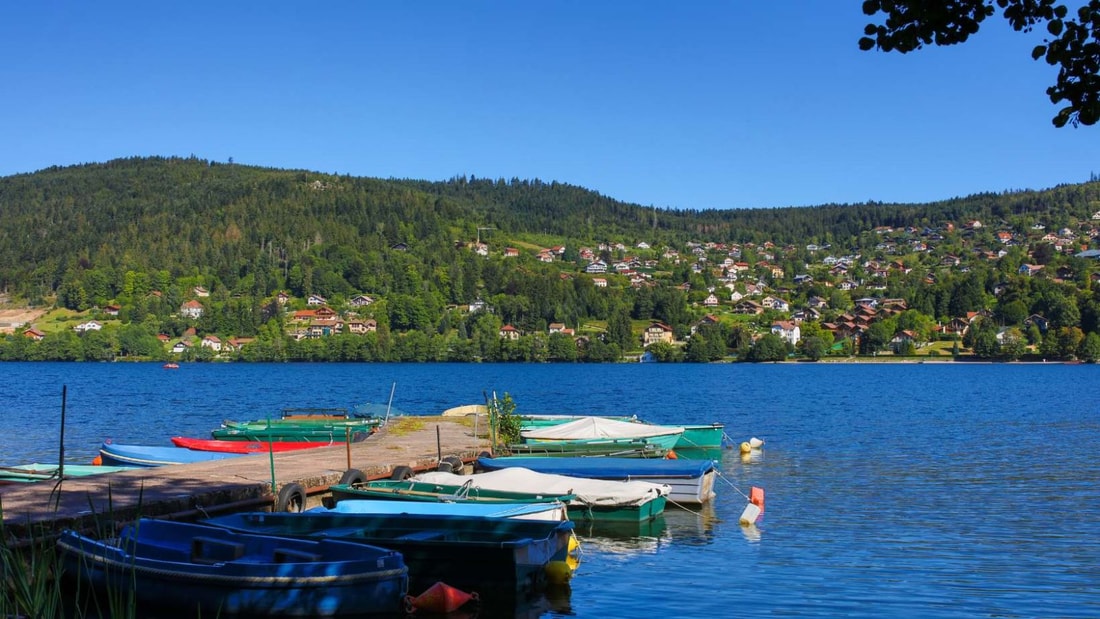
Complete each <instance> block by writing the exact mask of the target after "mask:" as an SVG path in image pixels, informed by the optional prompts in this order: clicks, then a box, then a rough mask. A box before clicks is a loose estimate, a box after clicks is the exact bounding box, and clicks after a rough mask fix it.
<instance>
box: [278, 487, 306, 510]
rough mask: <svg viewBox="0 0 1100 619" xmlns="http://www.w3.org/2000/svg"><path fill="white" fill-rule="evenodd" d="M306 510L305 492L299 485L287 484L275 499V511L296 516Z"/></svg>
mask: <svg viewBox="0 0 1100 619" xmlns="http://www.w3.org/2000/svg"><path fill="white" fill-rule="evenodd" d="M305 508H306V491H305V489H304V488H302V486H301V485H300V484H296V483H289V484H287V485H285V486H283V487H282V488H280V489H279V494H278V495H277V496H276V497H275V511H276V512H288V513H292V514H296V513H298V512H301V511H303V510H305Z"/></svg>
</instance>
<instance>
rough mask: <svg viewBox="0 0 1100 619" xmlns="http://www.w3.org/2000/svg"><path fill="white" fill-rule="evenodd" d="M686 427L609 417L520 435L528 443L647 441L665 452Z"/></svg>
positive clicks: (553, 426) (581, 418)
mask: <svg viewBox="0 0 1100 619" xmlns="http://www.w3.org/2000/svg"><path fill="white" fill-rule="evenodd" d="M683 433H684V428H683V427H682V426H657V425H650V424H644V423H634V422H630V421H619V420H617V419H610V418H608V417H580V418H578V419H575V420H573V421H568V422H565V423H560V424H557V425H550V426H544V427H538V428H530V429H527V430H523V431H521V432H520V436H521V437H523V440H524V441H525V442H528V443H532V442H538V441H577V442H584V441H592V440H606V439H643V440H645V441H646V442H649V443H653V444H655V445H658V446H660V447H662V448H664V449H672V447H673V445H675V444H676V442H677V441H678V440H680V436H681V435H683Z"/></svg>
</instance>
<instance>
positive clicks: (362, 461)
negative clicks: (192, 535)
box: [0, 416, 488, 544]
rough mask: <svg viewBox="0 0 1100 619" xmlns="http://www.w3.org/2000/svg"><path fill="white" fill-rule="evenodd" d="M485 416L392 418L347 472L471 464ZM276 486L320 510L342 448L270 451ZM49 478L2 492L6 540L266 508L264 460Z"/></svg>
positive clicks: (270, 499)
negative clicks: (290, 487) (299, 491)
mask: <svg viewBox="0 0 1100 619" xmlns="http://www.w3.org/2000/svg"><path fill="white" fill-rule="evenodd" d="M485 426H486V423H485V417H480V418H478V421H477V435H478V436H475V418H474V417H473V416H469V417H398V418H395V419H391V420H390V422H389V423H388V424H387V425H386V426H384V427H383V428H381V429H380V430H379V431H378V432H377V433H376V434H374V435H373V436H371V437H370V438H368V439H367V440H365V441H363V442H360V443H352V444H351V448H350V453H351V468H355V469H359V470H361V471H362V472H363V473H364V474H365V475H366V477H367V478H368V479H386V478H389V477H390V474H391V472H392V471H393V469H394V468H396V467H398V466H408V467H410V468H412V469H413V470H414V471H417V472H419V471H425V470H434V469H435V468H436V467H437V466H438V464H439V460H440V453H442V456H444V457H446V456H458V457H459V458H461V459H462V460H463V462H472V461H473V460H474V459H475V458H476V457H477V455H478V454H479V453H480V452H482V451H485V450H487V449H488V441H487V439H486V438H485V435H486V430H487V428H486V427H485ZM274 461H275V467H274V468H275V483H276V489H278V488H282V487H283V486H285V485H287V484H290V483H296V484H299V485H301V486H302V487H303V488H304V489H305V490H306V493H307V495H308V499H307V506H314V505H319V504H320V502H321V499H322V498H323V497H324V496H326V495H327V494H328V487H329V486H330V485H332V484H335V483H338V482H339V481H340V478H341V477H343V475H344V473H345V471H347V469H348V468H349V467H348V448H347V446H345V445H338V446H333V447H321V448H318V449H305V450H301V451H290V452H284V453H276V454H274ZM55 487H56V482H51V481H45V482H37V483H33V484H9V485H4V486H0V508H2V510H3V521H4V529H5V533H6V534H7V536H8V540H7V542H8V543H9V544H18V543H19V542H20V541H22V540H26V539H28V538H29V537H30V535H31V533H32V532H33V531H38V530H41V531H44V532H47V534H48V532H53V531H57V530H60V529H61V528H74V529H78V530H91V529H93V528H96V527H98V526H102V525H103V524H104V523H108V525H109V526H113V525H115V524H118V523H124V522H127V521H130V520H133V519H134V518H135V517H137V516H150V517H158V518H172V519H180V520H186V519H194V518H200V517H202V516H203V514H210V515H213V514H215V513H220V512H227V511H242V510H264V509H269V508H271V507H272V506H273V505H274V499H275V493H273V492H272V488H271V459H270V456H269V454H266V453H265V454H262V455H261V454H256V455H249V456H242V457H240V458H230V459H227V460H216V461H211V462H200V463H195V464H184V465H172V466H163V467H157V468H147V469H136V470H133V471H124V472H120V473H113V474H109V475H95V476H91V477H80V478H72V479H67V480H65V481H64V482H62V484H61V485H60V488H59V490H58V491H57V492H55V491H54V490H55Z"/></svg>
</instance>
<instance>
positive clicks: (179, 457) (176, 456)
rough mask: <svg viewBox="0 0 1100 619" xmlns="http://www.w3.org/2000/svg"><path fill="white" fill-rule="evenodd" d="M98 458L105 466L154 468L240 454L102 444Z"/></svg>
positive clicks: (179, 448) (152, 446) (181, 448)
mask: <svg viewBox="0 0 1100 619" xmlns="http://www.w3.org/2000/svg"><path fill="white" fill-rule="evenodd" d="M99 456H100V458H102V460H103V464H104V465H107V466H140V467H154V466H165V465H169V464H190V463H194V462H207V461H210V460H224V459H226V458H237V457H241V456H242V454H234V453H217V452H207V451H192V450H190V449H184V448H183V447H175V446H172V447H160V446H155V445H122V444H117V443H103V445H102V446H100V448H99Z"/></svg>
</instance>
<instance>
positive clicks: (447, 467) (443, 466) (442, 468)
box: [435, 460, 455, 473]
mask: <svg viewBox="0 0 1100 619" xmlns="http://www.w3.org/2000/svg"><path fill="white" fill-rule="evenodd" d="M435 470H437V471H439V472H440V473H454V472H455V470H454V467H453V466H451V463H450V462H447V461H446V460H440V461H439V464H438V465H437V466H436V467H435Z"/></svg>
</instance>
